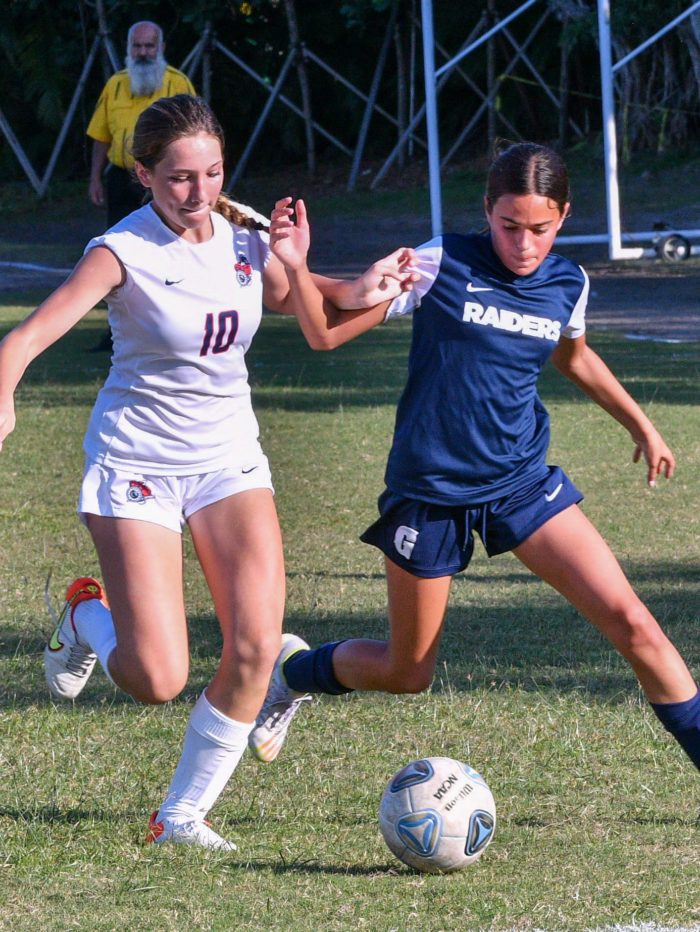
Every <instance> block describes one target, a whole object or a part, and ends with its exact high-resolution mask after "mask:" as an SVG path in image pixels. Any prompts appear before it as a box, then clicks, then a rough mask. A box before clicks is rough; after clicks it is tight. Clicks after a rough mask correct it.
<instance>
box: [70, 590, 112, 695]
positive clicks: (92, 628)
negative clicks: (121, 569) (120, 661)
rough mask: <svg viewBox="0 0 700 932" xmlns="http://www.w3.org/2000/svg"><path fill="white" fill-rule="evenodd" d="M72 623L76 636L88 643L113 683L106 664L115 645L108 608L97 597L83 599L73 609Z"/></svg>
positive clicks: (110, 614)
mask: <svg viewBox="0 0 700 932" xmlns="http://www.w3.org/2000/svg"><path fill="white" fill-rule="evenodd" d="M73 624H74V625H75V630H76V632H77V634H78V638H79V639H80V640H81V641H82V642H83V643H84V644H89V645H90V648H91V650H92V651H93V652H94V653H95V654H97V659H98V660H99V661H100V664H101V665H102V669H103V670H104V671H105V673H106V674H107V679H108V680H109V681H110V683H114V680H113V679H112V677H111V675H110V672H109V667H108V666H107V662H108V661H109V655H110V654H111V653H112V651H113V650H114V648H115V647H116V646H117V632H116V631H115V630H114V622H113V621H112V613H111V612H110V610H109V609H108V608H106V607H105V606H104V605H103V604H102V602H100V600H99V599H85V601H84V602H78V604H77V605H76V606H75V608H74V609H73Z"/></svg>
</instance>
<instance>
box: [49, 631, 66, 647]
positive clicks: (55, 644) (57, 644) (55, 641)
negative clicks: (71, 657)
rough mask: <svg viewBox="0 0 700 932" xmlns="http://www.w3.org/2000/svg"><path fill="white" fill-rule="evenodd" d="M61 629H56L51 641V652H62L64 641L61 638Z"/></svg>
mask: <svg viewBox="0 0 700 932" xmlns="http://www.w3.org/2000/svg"><path fill="white" fill-rule="evenodd" d="M60 630H61V629H60V628H55V629H54V632H53V634H52V635H51V640H50V641H49V650H60V649H61V648H62V647H63V641H61V640H60V638H59V636H58V635H59V632H60Z"/></svg>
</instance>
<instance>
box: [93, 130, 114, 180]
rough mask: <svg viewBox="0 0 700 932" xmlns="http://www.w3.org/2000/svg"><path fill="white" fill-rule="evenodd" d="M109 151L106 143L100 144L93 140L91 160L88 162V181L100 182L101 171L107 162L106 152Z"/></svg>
mask: <svg viewBox="0 0 700 932" xmlns="http://www.w3.org/2000/svg"><path fill="white" fill-rule="evenodd" d="M108 151H109V145H108V143H106V142H101V141H100V140H99V139H95V140H94V142H93V144H92V160H91V162H90V181H91V182H95V181H100V179H101V177H102V170H103V168H104V167H105V163H106V162H107V152H108Z"/></svg>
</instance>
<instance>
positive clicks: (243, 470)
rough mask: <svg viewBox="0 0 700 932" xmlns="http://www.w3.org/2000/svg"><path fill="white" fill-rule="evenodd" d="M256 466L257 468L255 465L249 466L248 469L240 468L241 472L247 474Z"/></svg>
mask: <svg viewBox="0 0 700 932" xmlns="http://www.w3.org/2000/svg"><path fill="white" fill-rule="evenodd" d="M257 468H258V467H257V466H251V467H250V469H241V472H242V473H243V475H244V476H247V475H248V473H249V472H253V471H254V470H256V469H257Z"/></svg>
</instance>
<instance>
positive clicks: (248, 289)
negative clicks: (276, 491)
mask: <svg viewBox="0 0 700 932" xmlns="http://www.w3.org/2000/svg"><path fill="white" fill-rule="evenodd" d="M133 154H134V156H135V159H136V172H137V174H138V178H139V180H140V182H141V184H142V185H143V186H144V188H145V189H147V190H149V191H150V192H151V194H152V200H151V201H150V203H148V204H147V205H145V206H144V207H142V208H140V209H139V210H137V211H135V212H134V213H132V214H130V215H129V216H128V217H126V218H125V219H124V220H122V221H121V222H120V223H119V224H117V225H116V226H115V227H112V228H111V229H110V230H108V231H107V232H106V233H105V234H104V235H103V236H100V237H97V238H96V239H94V240H92V241H91V242H90V243H89V244H88V246H87V248H86V251H85V255H84V257H83V258H82V260H81V261H80V262H79V263H78V265H77V266H76V268H75V270H74V271H73V273H72V274H71V275H70V277H69V278H68V279H67V281H66V282H65V283H64V284H63V285H61V286H60V287H59V288H58V289H57V290H56V291H55V292H54V293H53V294H52V295H50V296H49V298H47V300H46V301H44V303H43V304H42V305H41V306H40V307H39V308H37V310H36V311H35V312H34V313H33V314H31V315H30V316H29V317H28V318H27V320H26V321H24V322H23V323H22V324H20V325H19V326H18V327H16V328H15V329H14V330H13V331H12V332H11V333H9V334H8V335H7V336H6V337H5V339H4V340H3V341H2V343H0V448H2V444H3V441H4V440H5V439H6V437H7V436H8V434H10V432H11V431H12V429H13V428H14V425H15V409H14V400H13V396H14V391H15V388H16V386H17V384H18V382H19V380H20V378H21V377H22V374H23V373H24V370H25V369H26V367H27V366H28V365H29V363H30V362H31V361H32V360H33V359H34V358H35V357H36V356H37V355H38V354H39V353H40V352H42V351H43V350H44V349H46V348H47V347H48V346H49V345H51V344H52V343H53V342H55V341H56V340H58V339H59V338H60V337H61V336H63V334H64V333H66V332H67V331H68V330H69V329H70V327H72V326H73V325H74V324H75V323H77V322H78V320H80V319H81V318H82V317H84V316H85V315H86V314H87V313H88V312H89V311H90V310H91V309H92V308H93V307H94V306H95V305H96V304H97V303H98V302H99V301H100V300H101V299H102V298H106V299H107V301H108V305H109V320H110V324H111V327H112V331H113V334H114V355H113V357H112V365H111V368H110V372H109V375H108V377H107V381H106V382H105V385H104V387H103V388H102V390H101V391H100V393H99V395H98V399H97V402H96V404H95V407H94V409H93V412H92V416H91V418H90V424H89V426H88V430H87V435H86V438H85V443H84V446H85V451H86V468H85V473H84V477H83V484H82V489H81V497H80V504H79V512H80V514H81V517H82V519H83V521H84V522H85V524H87V526H88V528H89V530H90V533H91V534H92V537H93V540H94V542H95V546H96V549H97V552H98V556H99V559H100V564H101V567H102V572H103V575H104V580H105V590H106V595H107V596H108V597H109V605H108V604H107V599H106V597H105V591H103V588H102V585H101V584H100V583H99V582H98V581H97V580H96V579H92V578H90V577H82V578H80V579H77V580H75V582H73V583H72V584H71V585H70V586H69V587H68V591H67V593H66V598H65V602H64V605H63V608H62V610H61V612H60V613H59V615H58V617H55V621H56V627H55V630H54V632H53V635H52V637H51V639H50V641H49V643H48V644H47V646H46V649H45V652H44V664H45V672H46V679H47V681H48V685H49V689H50V690H51V693H52V695H53V696H54V697H55V698H57V699H68V700H71V699H74V698H75V697H76V696H77V695H78V694H79V693H80V692H81V690H82V689H83V687H84V686H85V684H86V682H87V679H88V677H89V676H90V673H91V672H92V669H93V667H94V665H95V662H96V660H98V659H99V661H100V663H101V664H102V666H103V668H104V670H105V672H106V674H107V675H108V677H109V678H110V679H111V680H112V681H113V682H114V683H116V684H117V685H118V686H120V687H121V688H122V689H124V690H125V691H126V692H128V693H129V694H130V695H132V696H133V697H134V698H135V699H138V700H141V701H143V702H148V703H162V702H167V701H168V700H170V699H172V698H174V697H175V696H176V695H177V694H178V693H179V692H180V691H181V690H182V689H183V687H184V685H185V683H186V681H187V675H188V669H189V645H188V632H187V623H186V618H185V604H184V598H183V589H182V543H181V526H182V524H183V523H184V522H187V524H188V525H189V529H190V533H191V536H192V540H193V543H194V547H195V551H196V554H197V557H198V559H199V562H200V564H201V566H202V569H203V571H204V575H205V577H206V580H207V583H208V585H209V588H210V590H211V594H212V598H213V602H214V607H215V609H216V613H217V616H218V618H219V622H220V625H221V631H222V635H223V648H222V655H221V659H220V663H219V667H218V669H217V671H216V673H215V674H214V677H213V679H212V681H211V683H210V684H209V685H208V686H207V688H206V690H205V691H204V692H203V693H202V695H201V696H200V697H199V699H198V701H197V703H196V704H195V706H194V709H193V710H192V714H191V716H190V720H189V724H188V728H187V733H186V736H185V742H184V747H183V750H182V755H181V757H180V762H179V764H178V766H177V769H176V771H175V775H174V777H173V779H172V782H171V784H170V788H169V790H168V792H167V795H166V799H165V800H164V802H163V804H162V805H161V806H160V809H159V810H158V811H156V812H155V813H153V816H152V817H151V822H150V826H149V833H148V839H149V840H150V841H152V842H155V843H157V844H161V843H163V842H166V841H173V842H180V843H184V844H194V845H202V846H205V847H210V848H220V849H223V850H232V849H234V848H235V847H236V846H235V845H234V844H233V843H232V842H229V841H227V840H225V839H224V838H222V837H221V836H220V835H219V834H218V833H217V832H215V831H214V830H213V829H212V828H211V827H210V826H209V825H208V823H206V822H205V816H206V814H207V812H208V811H209V809H210V808H211V807H212V806H213V804H214V802H215V800H216V799H217V797H218V795H219V793H220V792H221V791H222V790H223V788H224V786H225V785H226V783H227V781H228V779H229V778H230V776H231V774H232V772H233V771H234V769H235V768H236V766H237V764H238V762H239V760H240V758H241V755H242V754H243V752H244V750H245V748H246V743H247V739H248V734H249V732H250V730H251V728H252V726H253V723H254V720H255V716H256V714H257V712H258V710H259V709H260V706H261V704H262V701H263V699H264V697H265V693H266V690H267V685H268V681H269V679H270V674H271V671H272V669H273V665H274V662H275V658H276V657H277V655H278V652H279V649H280V637H281V631H282V615H283V608H284V594H285V579H284V565H283V556H282V543H281V539H280V531H279V524H278V521H277V513H276V511H275V506H274V502H273V497H272V483H271V478H270V471H269V467H268V463H267V459H266V457H265V456H264V454H263V452H262V450H261V448H260V444H259V442H258V426H257V422H256V419H255V416H254V414H253V410H252V407H251V403H250V387H249V385H248V373H247V370H246V365H245V360H244V357H245V353H246V350H247V349H248V346H249V345H250V342H251V340H252V338H253V335H254V334H255V331H256V330H257V327H258V325H259V323H260V318H261V315H262V303H263V301H264V302H265V305H266V306H267V307H268V308H270V309H272V310H276V311H280V312H283V313H284V312H286V313H289V312H292V311H293V310H294V309H293V307H292V306H291V303H290V293H289V284H288V281H287V276H286V275H285V271H284V267H283V265H282V263H281V262H280V261H279V259H278V258H277V257H276V256H275V255H273V253H272V251H271V249H270V244H269V237H268V234H267V232H266V230H267V227H266V225H265V223H263V222H262V221H263V218H261V217H260V216H259V215H255V214H254V212H253V211H250V209H248V208H242V207H241V206H240V205H235V204H234V203H233V202H231V201H230V200H229V199H228V198H226V197H225V196H222V195H221V189H222V183H223V173H224V167H223V133H222V130H221V127H220V125H219V123H218V121H217V120H216V117H215V116H214V114H213V113H212V112H211V110H210V109H209V107H208V105H207V104H206V103H205V101H203V100H201V99H200V98H196V97H192V96H189V95H184V94H183V95H177V96H175V97H171V98H164V99H162V100H160V101H158V102H157V103H154V104H153V105H152V106H150V107H149V108H148V109H147V110H146V111H145V112H144V113H143V114H142V116H141V117H140V119H139V121H138V124H137V127H136V131H135V134H134V140H133ZM291 246H293V244H292V243H288V242H284V241H280V242H279V243H278V244H277V245H276V247H275V251H277V252H279V253H280V254H284V252H285V250H288V249H289V248H290V247H291ZM296 258H297V257H296V255H295V253H294V250H292V255H291V259H292V260H293V259H296ZM406 274H408V276H409V277H410V273H399V275H398V278H397V279H393V281H394V282H395V283H396V285H398V287H400V286H401V284H400V279H401V278H402V276H403V277H404V278H405V277H406ZM375 280H376V281H379V278H378V277H377V276H375ZM316 282H317V284H318V285H319V286H320V287H321V288H322V289H323V290H324V291H325V292H326V293H327V294H328V295H330V296H333V295H334V294H335V292H337V297H338V299H340V298H341V297H342V295H343V294H344V292H346V291H348V290H349V291H350V292H353V291H354V292H355V297H352V296H350V297H347V298H346V300H349V301H350V303H355V302H356V301H357V300H363V299H364V300H369V301H370V302H371V303H376V301H378V300H379V299H380V297H381V293H380V292H379V291H378V292H377V293H376V294H375V297H374V300H373V301H372V299H371V297H370V296H368V295H367V294H365V295H364V296H363V295H359V296H358V294H357V289H356V287H355V285H354V284H353V283H351V282H341V281H336V280H331V279H325V278H318V279H317V280H316ZM370 293H371V292H370Z"/></svg>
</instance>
